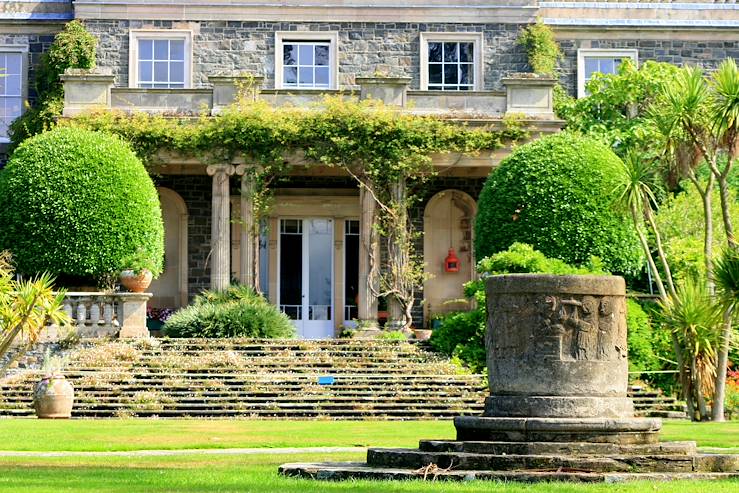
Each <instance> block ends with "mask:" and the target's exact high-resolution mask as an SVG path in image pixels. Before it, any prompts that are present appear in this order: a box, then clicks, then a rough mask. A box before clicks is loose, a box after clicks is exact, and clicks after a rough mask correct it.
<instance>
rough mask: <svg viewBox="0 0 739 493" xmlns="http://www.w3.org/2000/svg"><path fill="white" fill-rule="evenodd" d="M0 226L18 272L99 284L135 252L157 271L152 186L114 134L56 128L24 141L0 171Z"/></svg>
mask: <svg viewBox="0 0 739 493" xmlns="http://www.w3.org/2000/svg"><path fill="white" fill-rule="evenodd" d="M0 224H2V228H0V248H3V249H8V250H10V251H11V252H12V253H13V255H14V258H15V260H16V265H17V268H18V270H19V271H20V272H22V273H24V274H34V273H39V272H49V273H52V274H56V275H59V276H65V277H67V278H69V277H73V278H75V280H79V278H85V279H86V280H89V279H100V278H102V277H103V276H105V275H109V274H111V273H115V272H118V271H120V270H121V269H122V268H124V267H125V266H124V265H122V264H123V260H124V259H125V258H126V257H127V256H130V255H133V254H135V253H136V254H139V255H140V254H141V252H144V253H145V255H146V256H147V257H148V258H149V259H151V261H152V267H153V269H152V273H153V274H154V275H155V276H156V275H158V274H159V273H160V272H161V269H162V257H163V254H164V228H163V225H162V215H161V210H160V207H159V198H158V196H157V192H156V189H155V188H154V184H153V183H152V181H151V178H150V177H149V175H148V174H147V172H146V170H145V169H144V166H143V165H142V164H141V161H140V160H139V159H138V158H137V157H136V155H135V154H134V153H133V151H131V149H130V148H129V147H128V145H126V144H124V143H123V142H122V141H121V140H119V139H118V138H117V137H113V136H109V135H106V134H102V133H98V132H91V131H88V130H81V129H75V128H59V129H55V130H52V131H50V132H46V133H43V134H40V135H37V136H35V137H32V138H30V139H28V140H26V141H25V142H23V143H22V144H21V145H20V146H19V147H18V148H17V149H16V150H15V152H14V153H13V155H12V156H11V159H10V161H9V162H8V165H7V166H6V168H5V169H4V170H3V171H2V172H0Z"/></svg>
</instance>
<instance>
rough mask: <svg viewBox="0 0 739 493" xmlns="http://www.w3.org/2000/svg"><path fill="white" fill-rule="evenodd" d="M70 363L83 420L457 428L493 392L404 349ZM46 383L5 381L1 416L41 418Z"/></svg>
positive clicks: (82, 351)
mask: <svg viewBox="0 0 739 493" xmlns="http://www.w3.org/2000/svg"><path fill="white" fill-rule="evenodd" d="M68 357H69V361H68V364H67V366H66V369H65V370H64V374H65V376H66V377H67V379H68V380H69V381H70V382H71V383H72V385H73V386H74V388H75V404H74V410H73V416H74V417H80V418H82V417H127V416H137V417H149V416H159V417H209V418H213V417H222V418H233V417H252V418H281V417H291V418H313V419H363V418H375V419H422V418H449V417H452V416H457V415H460V414H479V413H480V412H481V411H482V403H483V400H484V396H485V387H486V384H485V380H484V377H483V376H481V375H471V374H464V373H462V372H460V370H459V368H458V367H456V366H455V365H453V364H451V363H449V362H448V361H446V360H444V359H442V358H440V357H438V356H436V355H434V354H433V353H431V352H430V351H429V350H427V348H426V347H425V346H423V345H422V344H410V343H403V342H389V341H388V342H381V341H367V340H327V341H298V340H291V341H288V340H196V339H190V340H182V339H179V340H178V339H161V340H157V339H152V340H146V341H139V342H122V341H115V342H110V341H108V342H102V341H87V342H83V343H81V344H80V345H79V346H78V347H77V348H75V349H74V350H72V351H71V352H70V354H69V356H68ZM21 366H24V365H21ZM40 377H41V372H40V371H39V370H16V371H15V372H14V373H13V374H10V375H9V376H8V377H6V378H5V379H3V380H0V416H30V415H32V414H33V410H32V388H33V384H34V383H35V382H36V381H37V380H38V379H39V378H40Z"/></svg>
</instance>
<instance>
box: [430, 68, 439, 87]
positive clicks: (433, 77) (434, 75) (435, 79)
mask: <svg viewBox="0 0 739 493" xmlns="http://www.w3.org/2000/svg"><path fill="white" fill-rule="evenodd" d="M429 84H441V64H433V65H429Z"/></svg>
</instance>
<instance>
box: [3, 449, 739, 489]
mask: <svg viewBox="0 0 739 493" xmlns="http://www.w3.org/2000/svg"><path fill="white" fill-rule="evenodd" d="M362 458H363V455H362V454H312V455H310V456H307V455H260V456H226V457H220V456H219V457H207V458H206V457H193V456H186V457H161V458H149V457H147V458H122V457H114V458H89V459H88V458H85V459H79V458H73V459H32V460H29V459H22V460H19V459H13V460H3V459H0V469H1V470H2V474H0V492H5V491H8V492H13V493H18V492H23V493H59V492H67V491H69V492H75V493H87V492H89V493H92V492H95V493H98V492H105V493H118V492H120V493H137V492H146V493H160V492H162V493H163V492H218V493H229V492H240V493H249V492H254V493H256V492H260V493H262V492H263V493H274V492H285V493H311V492H327V493H332V492H359V493H377V492H404V493H405V492H407V493H457V492H459V493H463V492H464V493H471V492H480V493H483V492H488V493H489V492H494V493H519V492H526V493H545V492H546V493H549V492H551V493H565V492H567V493H569V492H573V493H580V492H582V493H642V492H645V491H648V492H659V493H662V492H663V493H706V492H711V493H736V491H738V490H739V481H722V482H688V481H678V482H671V483H646V482H640V483H626V484H598V485H579V484H538V485H527V484H512V483H501V482H482V481H480V482H469V483H451V484H450V483H441V482H436V483H428V482H427V483H423V482H420V481H405V482H375V481H352V482H337V483H329V482H317V481H309V480H298V479H290V478H282V477H280V476H278V475H277V472H276V471H277V466H278V465H279V464H282V463H284V462H288V461H295V462H300V461H312V460H320V461H325V460H331V461H336V460H362Z"/></svg>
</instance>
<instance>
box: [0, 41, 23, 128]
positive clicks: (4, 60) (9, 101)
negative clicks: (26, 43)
mask: <svg viewBox="0 0 739 493" xmlns="http://www.w3.org/2000/svg"><path fill="white" fill-rule="evenodd" d="M26 54H27V52H26V50H25V49H22V50H20V49H18V48H6V47H0V142H8V141H9V138H8V127H10V124H11V123H13V120H15V119H16V118H18V117H19V116H21V114H22V113H23V100H24V99H25V94H26V93H25V85H26V84H25V82H26V74H25V70H26V62H25V59H26Z"/></svg>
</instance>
